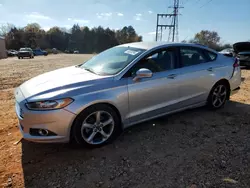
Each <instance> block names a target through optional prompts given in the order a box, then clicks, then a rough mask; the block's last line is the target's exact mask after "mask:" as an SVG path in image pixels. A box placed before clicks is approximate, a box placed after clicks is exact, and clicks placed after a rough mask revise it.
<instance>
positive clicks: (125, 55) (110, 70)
mask: <svg viewBox="0 0 250 188" xmlns="http://www.w3.org/2000/svg"><path fill="white" fill-rule="evenodd" d="M144 51H145V50H144V49H139V48H132V47H113V48H110V49H108V50H106V51H104V52H102V53H100V54H98V55H96V56H94V57H92V58H91V59H90V60H88V61H87V62H85V63H84V64H83V65H81V68H84V69H86V70H88V71H90V72H93V73H95V74H99V75H114V74H116V73H118V72H120V71H121V70H122V69H123V68H124V67H126V66H127V65H128V64H129V63H130V62H132V61H133V60H134V59H135V58H136V57H138V56H139V55H140V54H142V53H143V52H144Z"/></svg>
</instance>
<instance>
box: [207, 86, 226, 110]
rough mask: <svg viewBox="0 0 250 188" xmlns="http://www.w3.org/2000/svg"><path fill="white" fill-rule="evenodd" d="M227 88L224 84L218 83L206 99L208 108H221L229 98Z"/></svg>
mask: <svg viewBox="0 0 250 188" xmlns="http://www.w3.org/2000/svg"><path fill="white" fill-rule="evenodd" d="M229 92H230V90H229V88H228V86H227V84H225V83H224V82H219V83H217V84H215V86H214V87H213V88H212V90H211V91H210V94H209V97H208V101H207V102H208V106H209V107H210V108H212V109H219V108H221V107H223V106H224V105H225V103H226V101H227V99H228V96H229Z"/></svg>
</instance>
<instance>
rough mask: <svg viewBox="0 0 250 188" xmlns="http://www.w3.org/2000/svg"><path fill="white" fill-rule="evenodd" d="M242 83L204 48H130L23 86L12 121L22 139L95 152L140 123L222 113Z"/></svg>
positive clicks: (228, 60) (228, 64)
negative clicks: (191, 112)
mask: <svg viewBox="0 0 250 188" xmlns="http://www.w3.org/2000/svg"><path fill="white" fill-rule="evenodd" d="M240 83H241V70H240V67H239V63H238V60H237V59H235V58H232V57H226V56H224V55H222V54H219V53H217V52H216V51H214V50H212V49H209V48H207V47H205V46H202V45H198V44H184V43H183V44H182V43H146V42H140V43H130V44H124V45H120V46H116V47H113V48H110V49H108V50H106V51H104V52H102V53H100V54H98V55H96V56H94V57H93V58H91V59H90V60H88V61H87V62H85V63H83V64H80V65H77V66H71V67H67V68H61V69H58V70H55V71H52V72H48V73H45V74H42V75H40V76H37V77H35V78H32V79H31V80H28V81H26V82H25V83H23V84H22V85H21V86H20V87H18V88H16V90H15V99H16V113H17V116H18V119H19V127H20V131H21V133H22V134H23V137H24V139H27V140H30V141H35V142H47V143H52V142H69V141H71V140H73V141H76V142H77V143H79V144H82V145H84V146H91V147H97V146H101V145H104V144H106V143H108V142H110V141H112V140H113V139H115V138H116V137H117V136H118V135H119V134H120V133H121V131H122V130H123V129H125V128H127V127H129V126H131V125H134V124H137V123H139V122H143V121H147V120H149V119H153V118H157V117H160V116H163V115H167V114H170V113H174V112H179V111H182V110H186V109H190V108H195V107H200V106H203V105H207V106H208V107H209V108H211V109H218V108H221V107H222V106H224V104H225V102H226V101H227V100H229V97H230V94H232V93H235V92H237V91H238V90H239V86H240Z"/></svg>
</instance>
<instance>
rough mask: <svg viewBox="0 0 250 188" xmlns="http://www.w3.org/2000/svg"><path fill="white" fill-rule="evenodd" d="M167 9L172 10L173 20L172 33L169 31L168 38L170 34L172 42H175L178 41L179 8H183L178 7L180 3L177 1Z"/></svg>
mask: <svg viewBox="0 0 250 188" xmlns="http://www.w3.org/2000/svg"><path fill="white" fill-rule="evenodd" d="M169 8H173V9H174V11H173V14H174V16H173V18H172V23H173V25H174V27H173V31H172V30H171V29H170V31H169V36H171V34H172V42H174V41H175V40H176V41H178V40H179V26H178V25H179V23H178V16H179V9H180V8H184V7H180V1H179V0H174V6H172V7H169ZM168 40H169V41H170V37H169V38H168Z"/></svg>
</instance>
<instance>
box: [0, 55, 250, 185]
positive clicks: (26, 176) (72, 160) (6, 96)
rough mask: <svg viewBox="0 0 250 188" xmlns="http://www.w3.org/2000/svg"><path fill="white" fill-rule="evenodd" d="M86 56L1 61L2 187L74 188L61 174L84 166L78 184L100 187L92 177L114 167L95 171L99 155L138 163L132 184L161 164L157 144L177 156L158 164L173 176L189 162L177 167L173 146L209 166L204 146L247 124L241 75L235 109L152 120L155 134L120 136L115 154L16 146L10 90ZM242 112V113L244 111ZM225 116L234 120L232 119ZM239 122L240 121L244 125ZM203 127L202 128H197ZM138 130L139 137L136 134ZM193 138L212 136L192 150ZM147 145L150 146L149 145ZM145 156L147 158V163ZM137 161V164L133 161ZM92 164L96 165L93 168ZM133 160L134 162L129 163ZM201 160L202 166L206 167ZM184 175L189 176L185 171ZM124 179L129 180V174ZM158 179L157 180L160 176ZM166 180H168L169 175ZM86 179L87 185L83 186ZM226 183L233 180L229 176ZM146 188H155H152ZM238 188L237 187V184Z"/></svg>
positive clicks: (147, 130)
mask: <svg viewBox="0 0 250 188" xmlns="http://www.w3.org/2000/svg"><path fill="white" fill-rule="evenodd" d="M90 57H91V55H51V56H47V57H35V59H23V60H18V59H17V58H9V59H5V60H0V148H1V153H0V158H1V160H0V186H6V185H7V184H9V186H10V187H11V186H12V187H24V186H26V187H42V186H46V187H54V186H57V184H51V182H54V181H55V180H57V181H59V180H60V182H61V187H68V186H69V185H74V186H76V185H75V184H74V183H75V182H73V183H72V182H71V183H70V181H71V180H70V178H72V177H71V174H69V175H70V176H69V177H68V179H67V178H66V179H65V178H62V177H63V174H64V171H65V169H64V167H66V168H67V167H68V168H71V167H72V168H73V171H74V168H76V169H77V170H78V172H79V171H81V170H82V171H83V172H82V173H85V171H84V170H83V169H85V167H86V166H90V168H88V170H89V171H88V173H87V172H86V175H83V176H82V175H81V176H80V180H81V179H82V184H81V185H87V186H86V187H95V186H96V182H99V181H101V180H99V179H95V178H94V177H96V175H98V176H101V175H100V173H101V171H102V170H103V171H105V170H106V171H108V172H109V170H110V172H109V173H111V170H112V173H113V167H109V166H104V167H101V166H95V165H96V164H97V163H98V164H99V162H100V161H102V160H106V159H103V158H100V157H101V156H108V157H110V159H112V160H111V161H108V162H107V161H106V162H107V163H106V164H110V165H111V164H112V165H121V164H120V163H119V161H120V160H122V161H125V162H123V163H122V164H123V165H124V164H125V163H126V164H127V163H129V164H130V165H132V166H133V165H135V163H136V166H135V169H130V168H131V167H130V168H129V170H131V172H132V171H134V173H135V176H131V177H130V179H132V180H133V179H134V178H136V177H139V174H138V173H139V171H140V169H141V170H142V171H144V172H145V171H148V170H146V169H149V168H148V167H147V168H146V169H144V166H145V165H146V166H147V164H148V163H151V162H152V160H157V159H160V158H161V157H162V156H165V155H166V153H167V151H162V147H159V143H163V145H164V144H165V147H168V148H169V149H170V151H171V152H172V155H175V154H176V156H178V158H177V159H176V158H175V160H174V162H171V161H173V159H174V158H173V157H172V158H171V155H168V156H167V155H166V157H170V158H168V160H169V161H170V163H168V168H169V169H168V170H165V171H161V170H162V169H161V166H162V167H163V166H164V165H167V161H168V160H167V158H166V161H165V163H164V161H162V159H161V160H160V163H159V164H161V162H162V164H161V166H159V167H157V168H158V171H159V173H160V172H161V173H163V175H164V176H166V177H168V174H175V173H176V171H171V168H172V170H174V169H178V168H181V167H180V165H181V164H182V165H186V164H188V163H187V162H185V163H184V162H183V163H178V161H179V162H180V161H181V160H182V159H183V156H182V155H184V154H183V151H181V149H178V151H179V152H180V153H178V151H177V150H173V148H172V147H173V146H176V147H177V148H178V147H180V148H183V147H184V148H186V149H187V150H185V151H184V153H185V152H187V151H189V150H190V153H189V155H191V153H193V154H195V155H193V154H192V157H193V158H192V159H190V161H192V160H193V159H194V158H196V160H197V161H198V162H197V165H198V164H200V165H207V164H209V163H210V162H211V160H212V159H213V158H216V157H215V156H214V155H215V154H214V152H215V153H216V151H217V150H216V151H213V149H211V147H208V146H209V144H212V143H213V142H214V141H215V140H220V139H222V138H224V137H225V138H226V137H227V136H228V135H227V130H231V128H230V127H228V126H226V125H227V124H226V123H228V122H229V123H231V124H233V125H235V127H236V125H237V122H238V123H240V122H242V121H244V122H245V123H246V121H249V117H246V116H241V115H242V114H239V113H238V112H241V111H242V112H244V113H246V114H247V113H248V111H249V108H248V107H247V105H246V104H250V95H249V93H250V91H249V88H250V77H249V76H250V71H247V70H243V71H242V76H243V77H244V78H245V80H244V82H243V83H242V86H241V88H242V89H241V91H240V92H239V93H238V94H236V95H235V96H233V97H232V101H234V102H235V104H229V106H228V107H226V109H223V110H222V111H219V112H218V113H212V112H207V111H206V110H198V111H191V112H187V113H183V114H177V115H175V116H173V117H170V118H169V119H168V120H166V119H163V121H162V120H156V125H157V126H158V128H157V126H156V128H154V129H153V130H152V128H151V125H149V124H151V122H148V123H145V125H144V126H143V127H142V126H139V127H140V128H135V129H132V130H131V131H132V132H134V133H133V134H132V135H130V134H131V131H129V132H127V136H124V137H125V139H124V140H122V139H121V140H119V141H117V142H116V143H115V149H113V147H114V146H107V147H106V148H104V149H101V152H98V150H95V151H88V154H86V151H84V153H82V151H72V150H69V149H65V148H64V147H63V146H61V145H59V146H48V145H46V146H44V145H42V146H41V145H33V144H31V143H25V142H20V143H19V144H14V143H15V142H17V141H18V140H20V139H21V135H20V133H19V130H18V128H17V119H16V116H15V113H14V98H13V88H14V87H16V86H18V85H20V84H21V83H22V82H24V81H25V80H27V79H29V78H31V77H34V76H36V75H39V74H41V73H44V72H47V71H50V70H54V69H56V68H59V67H65V66H69V65H75V64H79V63H81V62H83V61H84V60H86V59H88V58H90ZM230 107H231V108H230ZM243 108H245V110H244V109H243ZM190 116H192V117H190ZM229 116H233V118H232V117H229ZM238 116H240V117H238ZM248 116H249V115H248ZM230 118H231V119H230ZM234 118H235V119H234ZM237 118H238V119H237ZM239 118H243V120H242V119H239ZM244 118H245V119H244ZM176 119H177V120H176ZM166 121H167V122H168V126H165V127H164V126H163V124H166ZM244 122H243V123H244ZM157 123H158V124H157ZM190 124H192V126H187V125H190ZM201 125H202V126H204V127H201ZM215 125H216V126H217V127H218V126H220V125H221V127H220V129H223V130H224V131H223V132H222V133H220V134H222V135H220V137H219V138H218V137H216V135H217V132H216V133H211V130H212V129H216V128H214V126H215ZM209 126H213V128H210V127H209ZM237 126H238V125H237ZM240 126H241V125H240ZM198 128H199V132H198V133H197V129H198ZM140 129H141V130H140ZM183 129H185V131H184V132H183ZM140 131H142V132H143V133H141V134H140ZM192 131H193V132H192ZM246 131H249V129H247V128H246V129H245V131H244V133H241V134H242V135H241V134H240V133H239V135H238V136H237V137H235V139H240V138H241V137H242V139H246V138H245V137H244V136H243V134H244V135H245V134H246V135H245V136H247V132H246ZM137 132H138V133H137ZM152 132H154V133H152ZM239 132H240V131H239ZM189 133H190V135H189ZM156 134H157V135H156ZM163 134H164V135H163ZM179 134H181V137H179V136H180V135H179ZM197 134H198V135H199V134H205V135H208V136H209V137H210V141H207V142H206V139H204V140H205V141H204V140H199V148H197V147H194V146H193V145H192V144H194V143H196V144H197V142H196V141H193V140H192V139H194V138H195V139H196V140H197V139H198V138H197ZM228 134H229V133H228ZM230 134H231V133H230ZM166 135H167V136H166ZM124 137H122V138H124ZM126 137H127V138H126ZM177 138H178V139H179V140H178V139H177ZM166 139H168V140H166ZM185 139H186V140H185ZM149 140H150V142H148V141H149ZM245 141H247V140H245ZM204 142H205V143H204ZM210 142H211V143H210ZM242 142H243V141H242ZM145 143H148V144H145ZM25 144H26V145H25ZM190 144H191V145H190ZM206 144H207V145H206ZM117 145H118V146H117ZM128 146H130V147H128ZM58 147H59V148H60V147H61V149H58ZM205 147H208V149H207V150H206V151H203V150H202V148H205ZM232 147H234V146H232ZM235 147H238V146H235ZM140 148H143V150H140ZM171 148H172V150H171ZM194 148H195V149H194ZM212 148H213V147H212ZM27 150H28V151H27ZM38 150H39V151H38ZM139 150H140V154H138V151H139ZM225 150H226V149H225ZM218 151H219V150H218ZM220 151H222V149H220ZM143 152H149V153H151V154H145V153H143ZM111 153H112V155H111ZM248 154H249V153H248ZM120 155H122V156H127V158H131V159H130V162H128V161H129V160H127V159H125V160H124V159H123V158H121V157H120ZM239 155H240V157H242V156H241V155H243V154H241V153H239ZM91 156H92V157H91ZM93 156H94V159H93ZM187 156H188V155H187ZM203 156H207V157H205V158H204V157H203ZM82 157H83V158H84V162H83V161H82V162H81V164H82V168H80V166H81V165H80V166H79V164H77V161H78V162H79V161H81V160H82V159H83V158H82ZM98 157H99V158H98ZM147 157H150V160H149V159H148V158H147ZM139 159H140V161H137V160H139ZM184 159H185V158H184ZM184 159H183V160H184ZM57 160H58V164H55V161H57ZM144 160H145V161H144ZM148 160H149V161H148ZM176 160H177V161H176ZM93 161H95V164H94V162H93ZM126 161H127V162H126ZM134 161H136V162H135V163H133V162H134ZM204 161H205V162H206V163H204ZM144 162H145V163H144ZM118 163H119V164H118ZM203 163H204V164H203ZM214 163H215V162H214ZM52 164H53V165H52ZM59 164H61V165H62V166H63V167H62V168H61V167H58V166H57V165H59ZM195 164H196V163H195ZM85 165H86V166H85ZM100 165H101V164H100ZM178 165H179V166H178ZM156 166H157V164H154V165H153V166H151V167H152V168H156ZM92 167H93V171H92ZM202 167H203V166H202ZM202 167H199V168H202ZM79 168H80V169H79ZM96 168H98V169H96ZM121 168H125V167H124V166H122V167H121ZM137 168H138V169H137ZM214 168H216V167H214ZM242 168H243V167H242ZM51 169H52V172H53V170H55V171H57V170H58V171H59V170H61V171H60V173H59V174H57V176H53V175H49V174H47V173H49V172H51ZM94 169H96V170H94ZM137 170H138V173H137ZM186 170H187V171H188V168H187V169H186ZM97 171H98V172H97ZM90 172H92V173H93V174H92V175H90V174H89V173H90ZM115 172H116V171H115ZM144 172H140V173H144ZM215 172H217V171H216V170H213V169H211V171H210V173H211V174H212V175H213V173H214V174H215ZM67 173H70V172H69V171H67ZM72 173H73V172H72ZM79 173H80V172H79ZM95 173H97V174H95ZM155 173H156V172H155ZM157 173H158V172H157ZM164 173H165V174H164ZM180 173H181V172H180ZM192 173H193V174H194V175H195V173H194V172H190V173H187V174H192ZM202 173H203V172H202ZM52 174H53V173H52ZM222 174H223V173H222ZM232 174H233V172H232V173H231V175H232ZM246 174H247V175H249V171H247V172H245V176H246ZM34 175H36V176H38V179H37V180H34V178H32V177H33V176H34ZM127 175H128V176H129V174H127ZM136 175H137V176H136ZM177 175H178V174H176V176H177ZM198 175H200V174H198ZM225 175H226V174H225ZM228 175H230V174H228ZM51 176H52V177H53V178H52V177H51ZM150 176H151V175H150ZM152 176H153V175H152ZM245 176H244V175H243V176H242V177H245ZM145 177H147V175H145ZM157 177H159V178H160V177H161V174H160V175H158V176H157ZM157 177H156V179H157ZM169 177H171V175H170V176H169ZM246 177H248V176H246ZM39 178H40V180H39ZM88 178H89V180H88V181H87V179H88ZM117 178H118V179H113V180H111V178H110V179H109V180H108V178H107V179H105V178H104V180H102V181H104V183H107V184H105V185H108V183H110V184H111V185H114V186H116V185H117V186H118V187H119V186H120V184H119V185H118V183H117V182H116V181H120V182H121V181H123V180H120V179H119V178H120V177H117ZM124 178H125V179H126V177H125V175H124ZM183 178H184V179H183V181H184V184H185V185H186V184H187V185H188V184H189V183H190V185H191V184H192V183H195V182H185V180H186V179H185V176H184V175H183ZM222 178H226V177H218V179H222ZM230 178H234V177H230ZM236 178H238V179H237V182H239V183H240V182H247V181H248V180H242V179H241V178H240V177H236ZM163 179H164V178H163ZM215 179H216V178H215ZM66 180H67V181H66ZM80 180H79V181H80ZM83 180H84V181H83ZM85 180H86V181H85ZM91 181H93V182H91ZM147 181H148V180H147V179H144V180H143V178H139V179H138V180H136V181H135V184H134V185H136V182H139V183H141V184H138V183H137V186H138V185H141V186H143V185H145V186H147ZM152 181H154V180H150V182H151V183H152ZM157 181H158V180H157ZM169 181H173V182H174V180H171V178H169ZM186 181H188V180H186ZM204 181H205V180H204ZM218 181H219V180H218ZM161 182H162V180H161V179H159V181H158V183H159V184H161ZM178 182H179V180H178ZM197 182H198V183H197ZM197 182H196V184H198V185H199V180H197ZM215 182H216V180H215ZM235 182H236V181H235ZM165 183H166V182H165ZM179 183H180V182H179ZM210 183H213V182H210ZM184 184H183V185H184ZM67 185H68V186H67ZM150 185H151V186H153V185H152V184H150ZM150 185H148V186H150ZM162 185H169V184H162ZM244 185H245V184H244ZM98 186H99V185H98ZM237 186H238V187H240V186H239V185H237ZM104 187H105V186H104ZM132 187H133V186H132ZM166 187H167V186H166ZM180 187H182V186H180Z"/></svg>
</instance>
